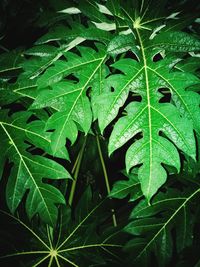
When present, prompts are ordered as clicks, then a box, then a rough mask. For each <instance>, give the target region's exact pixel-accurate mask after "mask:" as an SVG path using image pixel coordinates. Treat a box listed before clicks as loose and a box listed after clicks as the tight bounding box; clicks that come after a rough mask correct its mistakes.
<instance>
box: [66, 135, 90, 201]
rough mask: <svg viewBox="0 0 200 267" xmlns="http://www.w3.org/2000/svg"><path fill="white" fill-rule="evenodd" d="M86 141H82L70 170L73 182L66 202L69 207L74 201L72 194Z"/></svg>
mask: <svg viewBox="0 0 200 267" xmlns="http://www.w3.org/2000/svg"><path fill="white" fill-rule="evenodd" d="M86 140H87V137H86V138H85V140H84V143H83V145H82V148H81V150H80V151H79V153H78V157H77V159H76V161H75V163H74V166H73V169H72V174H73V173H74V180H73V182H72V187H71V190H70V195H69V201H68V203H69V205H70V206H72V203H73V199H74V194H75V190H76V183H77V179H78V174H79V170H80V166H81V162H82V158H83V152H84V149H85V145H86Z"/></svg>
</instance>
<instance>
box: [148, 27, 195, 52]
mask: <svg viewBox="0 0 200 267" xmlns="http://www.w3.org/2000/svg"><path fill="white" fill-rule="evenodd" d="M149 47H160V48H163V49H165V50H168V51H173V52H192V51H199V50H200V40H199V39H198V38H196V37H194V36H192V35H191V34H188V33H185V32H178V31H169V32H162V33H160V34H158V35H157V36H156V37H155V38H154V39H153V40H152V42H151V44H149Z"/></svg>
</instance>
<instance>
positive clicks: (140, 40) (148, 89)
mask: <svg viewBox="0 0 200 267" xmlns="http://www.w3.org/2000/svg"><path fill="white" fill-rule="evenodd" d="M136 32H137V35H138V39H139V42H140V47H141V52H142V57H143V63H144V74H145V83H146V95H147V108H148V124H149V146H150V148H149V160H150V163H149V182H148V187H147V196H148V195H149V190H150V185H151V181H152V154H153V153H152V125H151V102H150V88H149V77H148V67H147V61H146V55H145V52H144V45H143V42H142V38H141V36H140V33H139V30H138V29H136Z"/></svg>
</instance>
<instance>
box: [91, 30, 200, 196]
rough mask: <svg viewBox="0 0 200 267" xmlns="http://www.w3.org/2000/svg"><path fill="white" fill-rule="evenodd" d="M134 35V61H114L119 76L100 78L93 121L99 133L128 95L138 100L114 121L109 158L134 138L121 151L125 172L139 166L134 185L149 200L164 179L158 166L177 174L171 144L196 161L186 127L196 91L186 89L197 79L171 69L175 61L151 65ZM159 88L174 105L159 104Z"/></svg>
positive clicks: (195, 107)
mask: <svg viewBox="0 0 200 267" xmlns="http://www.w3.org/2000/svg"><path fill="white" fill-rule="evenodd" d="M137 34H138V42H139V44H140V47H141V52H142V55H141V56H140V61H139V62H137V61H136V60H133V59H130V58H129V59H121V60H118V61H117V62H116V63H114V64H113V67H115V68H116V69H118V70H120V71H121V72H123V74H113V75H110V76H109V77H108V78H107V79H106V80H105V84H104V92H103V93H102V94H101V95H100V96H99V97H98V98H97V99H96V103H97V104H98V105H99V107H100V109H99V113H98V120H99V126H100V129H101V132H103V130H104V129H105V128H106V126H107V125H108V124H109V123H110V122H112V121H113V120H114V119H115V118H116V117H117V116H118V114H119V110H120V108H122V107H123V106H124V104H125V102H126V100H127V99H128V96H129V94H130V93H134V94H139V96H140V97H141V100H139V101H134V98H133V101H131V103H129V104H128V105H127V106H126V107H125V112H124V113H125V114H124V116H123V117H121V118H119V119H118V120H117V122H116V123H115V125H114V129H113V131H112V134H111V136H110V141H109V154H111V153H112V152H114V151H115V150H116V149H118V148H120V147H121V146H123V145H124V144H125V143H127V142H128V141H129V140H130V139H132V138H133V137H135V136H136V135H138V134H140V135H139V140H135V141H134V142H133V144H132V145H131V146H130V148H129V149H128V151H127V154H126V168H127V171H129V170H130V168H132V167H134V166H137V165H138V164H141V163H142V166H141V167H140V168H139V171H138V175H139V181H140V182H141V188H142V191H143V193H144V195H145V196H146V197H147V199H148V200H150V199H151V197H152V196H153V195H154V194H155V193H156V192H157V190H158V188H160V187H161V186H162V185H163V184H164V183H165V181H166V179H167V173H166V171H165V169H164V168H163V166H162V165H161V164H162V163H164V164H166V165H171V166H174V167H175V168H176V169H177V171H179V170H180V159H179V155H178V151H177V149H176V147H175V146H174V145H176V146H177V147H178V148H179V149H181V150H182V151H183V152H184V153H185V154H186V155H189V156H190V157H192V158H193V159H195V157H196V146H195V140H194V135H193V131H192V128H194V129H197V127H199V122H197V117H196V116H197V114H199V106H198V105H199V104H198V103H199V100H198V98H197V97H198V96H197V94H196V93H194V92H189V91H186V89H187V88H188V87H189V86H192V85H194V84H197V83H199V80H198V79H197V77H196V76H194V75H192V74H188V73H180V72H178V71H177V72H176V71H171V69H172V68H173V66H174V64H175V62H176V61H175V62H174V58H169V59H168V58H167V59H163V60H160V61H158V62H153V61H152V57H153V56H154V54H153V52H152V51H151V50H149V49H146V47H145V46H144V40H143V37H142V36H141V34H140V32H139V31H137ZM188 77H191V78H189V79H188ZM112 88H113V89H112ZM160 88H167V89H169V92H171V93H172V99H173V100H174V103H173V102H171V101H170V103H162V102H161V99H162V96H163V95H162V94H161V93H160V92H159V91H158V90H159V89H160ZM134 94H133V97H134ZM194 99H196V100H194ZM181 116H182V117H181ZM192 121H193V122H194V124H193V123H192ZM166 137H167V138H166ZM169 139H170V140H171V141H172V142H173V143H172V142H171V141H169Z"/></svg>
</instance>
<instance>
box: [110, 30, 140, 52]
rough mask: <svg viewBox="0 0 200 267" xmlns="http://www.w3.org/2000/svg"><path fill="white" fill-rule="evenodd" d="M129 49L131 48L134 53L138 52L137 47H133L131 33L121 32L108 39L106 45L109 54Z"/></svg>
mask: <svg viewBox="0 0 200 267" xmlns="http://www.w3.org/2000/svg"><path fill="white" fill-rule="evenodd" d="M131 49H133V52H134V53H135V54H136V55H137V54H138V53H139V51H138V49H137V48H136V47H135V38H134V36H133V34H132V33H130V34H127V35H126V34H121V35H117V36H116V37H114V38H113V39H112V40H111V41H110V43H109V44H108V47H107V52H108V54H110V55H111V56H116V55H118V54H121V53H124V52H127V51H128V50H131Z"/></svg>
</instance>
